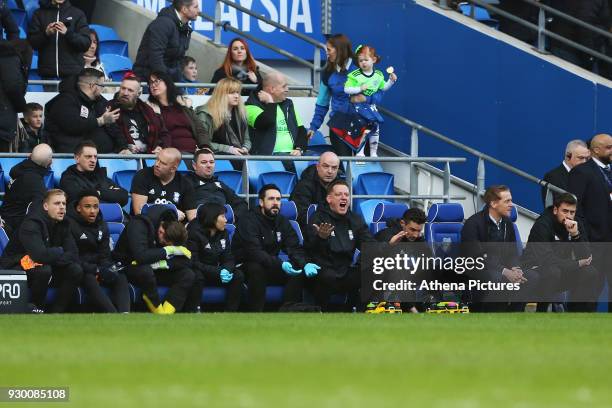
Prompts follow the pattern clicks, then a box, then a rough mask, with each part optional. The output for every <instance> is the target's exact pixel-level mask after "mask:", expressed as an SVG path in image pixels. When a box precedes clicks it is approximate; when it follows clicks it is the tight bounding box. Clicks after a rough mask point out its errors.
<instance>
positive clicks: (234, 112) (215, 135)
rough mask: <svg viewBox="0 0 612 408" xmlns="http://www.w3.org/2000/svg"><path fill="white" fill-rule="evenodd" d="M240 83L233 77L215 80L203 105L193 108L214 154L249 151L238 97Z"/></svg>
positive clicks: (248, 140) (245, 152)
mask: <svg viewBox="0 0 612 408" xmlns="http://www.w3.org/2000/svg"><path fill="white" fill-rule="evenodd" d="M241 90H242V84H241V83H240V81H238V80H236V79H233V78H224V79H222V80H220V81H219V83H218V84H217V87H216V88H215V90H214V91H213V94H212V96H211V97H210V99H209V100H208V103H207V104H206V105H202V106H198V107H197V108H196V115H197V116H198V119H199V120H200V122H202V124H203V125H204V128H205V129H206V133H207V134H208V135H210V136H211V140H212V141H211V143H210V146H211V147H212V149H213V150H214V151H215V153H220V154H232V155H235V156H243V155H247V154H249V150H251V139H250V138H249V128H248V125H247V121H246V112H245V110H244V103H243V102H242V98H241V97H240V91H241Z"/></svg>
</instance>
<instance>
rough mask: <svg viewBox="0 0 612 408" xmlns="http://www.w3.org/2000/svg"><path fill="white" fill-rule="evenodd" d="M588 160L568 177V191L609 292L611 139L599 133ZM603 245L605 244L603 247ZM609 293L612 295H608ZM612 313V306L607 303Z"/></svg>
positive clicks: (611, 275)
mask: <svg viewBox="0 0 612 408" xmlns="http://www.w3.org/2000/svg"><path fill="white" fill-rule="evenodd" d="M590 150H591V159H590V160H587V161H586V162H585V163H583V164H580V165H578V166H576V167H574V168H573V169H572V170H571V171H570V174H569V185H568V188H569V191H570V192H571V193H572V194H574V195H575V196H576V198H577V199H578V207H577V210H576V216H577V219H578V220H579V221H582V222H583V225H585V227H586V233H587V235H588V240H589V241H590V242H592V243H594V244H592V245H591V249H592V250H593V265H594V266H595V268H596V269H598V270H599V272H600V273H602V281H603V275H605V276H607V278H608V289H609V290H610V289H612V259H610V256H611V255H612V250H611V249H612V248H610V246H611V245H612V244H610V243H611V242H612V174H611V171H610V162H611V161H612V136H610V135H607V134H599V135H596V136H595V137H593V139H592V140H591V145H590ZM604 243H606V244H604ZM608 293H612V292H608ZM608 305H609V306H608V311H610V312H612V307H611V306H612V304H610V303H609V304H608Z"/></svg>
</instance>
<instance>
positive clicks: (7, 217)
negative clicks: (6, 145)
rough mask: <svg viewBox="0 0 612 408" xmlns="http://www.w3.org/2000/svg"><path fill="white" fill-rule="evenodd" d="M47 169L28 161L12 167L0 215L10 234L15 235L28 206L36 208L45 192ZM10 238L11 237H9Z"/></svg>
mask: <svg viewBox="0 0 612 408" xmlns="http://www.w3.org/2000/svg"><path fill="white" fill-rule="evenodd" d="M48 171H49V169H48V168H46V167H42V166H39V165H38V164H36V163H34V162H33V161H32V160H30V159H25V160H24V161H22V162H21V163H19V164H17V165H16V166H13V168H12V169H11V171H10V173H9V174H10V176H11V179H12V182H11V183H9V185H8V187H7V189H6V194H5V195H4V202H3V203H2V207H0V215H1V216H2V219H3V220H4V221H5V222H6V224H7V225H8V226H9V229H10V232H9V233H10V234H11V235H12V234H16V233H17V231H18V229H19V225H20V224H21V221H23V219H24V217H25V216H26V209H27V208H28V204H30V203H34V205H35V206H38V205H39V204H40V203H41V202H42V199H43V196H44V195H45V192H46V191H47V187H46V186H45V182H44V177H45V175H46V174H47V172H48ZM11 238H12V237H11Z"/></svg>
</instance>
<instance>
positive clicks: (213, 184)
mask: <svg viewBox="0 0 612 408" xmlns="http://www.w3.org/2000/svg"><path fill="white" fill-rule="evenodd" d="M187 179H188V180H189V181H190V182H191V183H192V184H193V192H192V193H191V194H190V195H189V197H188V198H187V201H188V203H189V204H188V205H187V206H188V207H190V208H192V209H190V210H187V219H188V220H189V221H191V220H193V219H194V218H196V215H197V208H198V206H200V205H202V204H207V203H216V204H220V205H225V204H229V205H230V206H231V207H232V209H233V210H234V214H235V215H236V219H238V218H239V217H240V216H241V215H242V214H244V213H246V212H247V211H248V207H247V203H246V201H244V199H242V198H240V197H238V195H237V194H236V193H235V192H234V190H232V189H231V188H230V187H229V186H228V185H227V184H225V183H224V182H222V181H221V180H219V179H218V178H217V177H215V155H214V154H213V152H212V150H210V149H208V148H203V149H199V150H196V152H195V153H194V154H193V172H190V173H189V174H188V175H187Z"/></svg>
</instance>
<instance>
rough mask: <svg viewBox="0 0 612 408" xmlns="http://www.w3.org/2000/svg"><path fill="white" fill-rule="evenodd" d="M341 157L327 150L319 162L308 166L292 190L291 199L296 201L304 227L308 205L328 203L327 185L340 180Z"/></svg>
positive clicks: (301, 223) (300, 221)
mask: <svg viewBox="0 0 612 408" xmlns="http://www.w3.org/2000/svg"><path fill="white" fill-rule="evenodd" d="M339 168H340V159H339V158H338V156H337V155H336V153H334V152H325V153H323V154H322V155H321V156H320V157H319V162H318V163H317V164H316V165H315V164H313V165H311V166H308V167H307V168H306V170H304V171H303V172H302V177H301V178H300V181H299V182H298V183H297V184H296V185H295V187H294V188H293V191H292V192H291V197H289V199H290V200H292V201H293V202H295V206H296V207H297V212H298V218H297V219H298V222H299V224H300V226H301V227H302V228H304V227H305V226H306V216H307V212H308V207H310V205H311V204H316V205H317V207H319V206H321V205H325V204H327V202H326V198H327V186H329V185H330V183H332V182H334V181H336V180H338V169H339Z"/></svg>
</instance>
